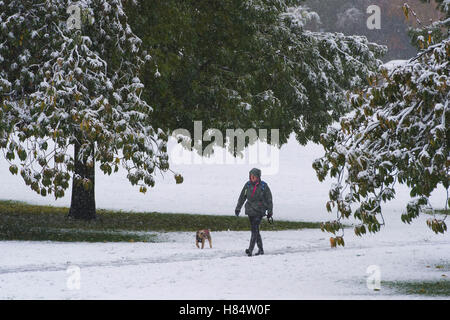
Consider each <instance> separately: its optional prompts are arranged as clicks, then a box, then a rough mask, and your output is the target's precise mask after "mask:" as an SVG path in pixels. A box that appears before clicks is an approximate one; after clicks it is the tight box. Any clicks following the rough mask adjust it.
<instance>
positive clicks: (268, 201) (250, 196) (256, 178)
mask: <svg viewBox="0 0 450 320" xmlns="http://www.w3.org/2000/svg"><path fill="white" fill-rule="evenodd" d="M244 202H246V203H245V214H246V215H248V217H249V219H250V226H251V231H252V234H251V237H250V244H249V247H248V249H246V250H245V253H246V254H247V255H248V256H249V257H251V256H252V254H253V249H254V247H255V244H256V245H257V246H258V252H257V253H256V254H255V255H256V256H257V255H261V254H264V249H263V243H262V238H261V234H260V233H259V225H260V224H261V220H262V219H263V217H264V216H265V215H266V210H267V217H268V218H269V219H270V218H271V217H272V215H273V211H272V210H273V203H272V193H271V192H270V188H269V186H268V185H267V183H266V182H264V181H262V180H261V170H259V169H257V168H253V169H252V170H250V172H249V181H247V182H246V183H245V185H244V188H243V189H242V191H241V194H240V195H239V199H238V203H237V206H236V209H235V211H234V213H235V215H236V216H239V213H240V212H241V208H242V206H243V205H244Z"/></svg>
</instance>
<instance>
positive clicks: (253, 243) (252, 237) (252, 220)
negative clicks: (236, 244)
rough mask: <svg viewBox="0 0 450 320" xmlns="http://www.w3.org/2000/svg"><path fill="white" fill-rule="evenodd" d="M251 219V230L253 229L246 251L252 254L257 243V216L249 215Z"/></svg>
mask: <svg viewBox="0 0 450 320" xmlns="http://www.w3.org/2000/svg"><path fill="white" fill-rule="evenodd" d="M248 218H249V220H250V230H251V236H250V244H249V246H248V249H247V250H245V252H246V253H247V254H248V255H251V254H252V252H253V248H254V247H255V243H256V233H255V217H253V216H248Z"/></svg>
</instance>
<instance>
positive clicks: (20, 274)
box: [0, 218, 450, 300]
mask: <svg viewBox="0 0 450 320" xmlns="http://www.w3.org/2000/svg"><path fill="white" fill-rule="evenodd" d="M391 220H392V219H391ZM394 220H396V219H394ZM394 220H392V221H389V223H390V224H391V227H390V228H389V229H390V230H384V231H383V232H382V233H383V235H382V236H381V235H369V236H365V237H364V238H356V236H354V235H352V234H351V233H350V232H348V235H346V240H347V241H346V243H347V244H346V247H345V248H338V249H331V248H330V247H329V245H328V241H327V240H326V238H327V236H326V235H325V234H324V233H322V232H321V231H320V230H306V231H279V232H270V231H265V232H263V233H262V236H263V241H264V243H265V251H266V254H265V255H264V256H259V257H251V258H249V257H246V256H244V255H243V250H244V248H245V247H246V245H247V243H248V238H249V233H248V232H212V237H213V248H212V249H210V248H205V249H203V250H201V249H197V248H196V247H195V245H194V234H191V233H168V234H162V236H163V237H165V238H166V239H165V240H166V242H161V243H57V242H52V243H51V242H27V241H25V242H22V241H3V242H0V250H1V252H2V257H14V259H8V258H6V259H5V258H2V259H3V260H1V266H0V287H1V290H0V299H273V300H276V299H379V298H383V299H406V298H408V299H411V298H423V297H421V296H411V295H409V296H406V295H403V294H402V293H398V292H396V291H394V290H393V289H392V288H389V287H387V286H383V282H381V290H380V291H373V290H369V289H368V287H367V279H368V277H369V274H368V273H367V269H368V267H370V266H376V267H378V268H379V270H380V272H381V281H402V280H405V281H425V280H428V281H431V280H433V281H438V280H440V279H444V277H443V276H442V275H443V274H445V275H447V276H449V269H448V261H449V258H450V250H449V249H450V241H449V240H450V237H449V235H448V234H447V235H439V236H434V235H433V234H432V233H431V232H428V231H427V229H426V228H424V227H423V225H424V219H420V218H419V221H416V222H414V223H413V224H412V225H411V226H406V225H404V224H400V223H399V222H398V221H394ZM394 229H395V230H394ZM87 253H88V254H87ZM437 265H444V266H445V268H446V269H437V268H436V266H437ZM73 267H78V268H79V270H80V289H79V290H76V289H69V287H68V286H67V281H68V278H69V277H70V274H68V270H69V268H73ZM433 298H434V299H435V298H446V297H433ZM447 298H448V297H447Z"/></svg>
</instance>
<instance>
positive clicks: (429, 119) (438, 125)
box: [313, 0, 450, 245]
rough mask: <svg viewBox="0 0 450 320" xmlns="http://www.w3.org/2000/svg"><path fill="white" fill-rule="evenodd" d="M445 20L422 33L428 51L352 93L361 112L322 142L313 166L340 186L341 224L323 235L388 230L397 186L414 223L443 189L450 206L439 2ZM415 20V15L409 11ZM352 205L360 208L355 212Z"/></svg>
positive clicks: (447, 83) (449, 117)
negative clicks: (407, 197) (349, 228)
mask: <svg viewBox="0 0 450 320" xmlns="http://www.w3.org/2000/svg"><path fill="white" fill-rule="evenodd" d="M439 8H440V9H441V10H442V11H443V12H444V13H445V16H444V18H443V19H442V20H441V21H439V22H436V23H433V24H432V25H431V26H429V27H425V28H423V29H422V30H414V33H415V34H417V33H423V32H425V33H426V35H427V36H426V37H424V36H423V35H418V36H416V38H415V39H416V40H417V41H418V42H419V44H418V46H419V48H421V52H420V53H419V54H418V55H417V56H416V57H414V58H412V59H410V60H409V61H408V62H406V63H405V64H403V65H401V66H398V67H396V68H394V69H393V70H392V71H388V70H386V69H381V74H380V75H379V76H378V77H374V78H372V79H371V83H372V85H371V86H369V87H368V88H367V89H365V90H363V91H361V92H359V93H355V94H352V95H351V96H350V100H351V102H352V105H353V107H354V109H355V110H354V112H352V113H351V114H350V115H348V116H345V117H342V118H341V120H340V128H338V129H337V128H334V127H329V128H328V130H327V132H326V133H325V134H323V135H322V136H321V144H322V145H323V147H324V149H325V155H324V156H323V157H322V158H320V159H317V160H316V161H315V162H314V164H313V167H314V169H315V170H316V172H317V175H318V178H319V180H320V181H323V180H324V179H325V177H326V176H327V175H328V174H329V175H330V177H331V178H334V179H335V180H336V182H335V183H333V185H332V186H331V189H330V192H329V199H330V201H329V202H327V204H326V207H327V209H328V211H330V212H331V211H332V210H333V208H335V209H336V214H337V218H336V220H334V221H329V222H326V223H324V224H322V230H327V231H329V232H332V233H333V234H336V233H339V230H342V234H341V235H339V236H336V237H332V238H331V242H332V245H336V244H337V245H339V244H341V245H343V244H344V242H343V229H342V224H341V220H342V219H345V218H349V217H350V216H353V217H354V218H355V219H357V221H360V223H359V224H358V225H356V226H355V229H354V231H355V234H356V235H362V234H365V233H366V232H373V233H375V232H377V231H379V230H380V227H381V226H382V225H384V219H383V215H382V208H381V204H382V202H386V201H388V200H391V199H394V197H395V184H396V183H397V182H398V183H401V184H406V185H407V186H408V187H409V188H410V194H411V197H413V199H412V200H411V201H410V202H409V203H408V204H407V205H406V211H405V212H404V214H402V216H401V219H402V221H403V222H406V223H410V222H411V220H412V219H413V218H416V217H417V216H418V215H419V213H420V212H421V211H423V210H425V209H426V208H430V204H429V197H430V194H431V193H432V191H433V190H435V189H436V188H437V187H438V186H439V185H442V186H443V187H444V188H445V189H446V192H447V197H446V202H445V204H443V205H444V207H445V210H447V208H448V205H450V200H449V197H448V189H449V184H450V150H449V145H448V141H450V130H449V123H450V106H449V100H450V93H449V87H450V77H449V70H450V68H449V63H450V38H449V34H448V27H449V21H450V20H449V12H450V10H449V9H450V5H449V1H448V0H444V1H439ZM403 10H404V13H405V15H406V16H407V17H409V16H410V15H411V14H414V12H413V11H412V10H411V8H410V7H409V6H408V5H405V7H404V8H403ZM352 206H356V209H355V210H353V208H352ZM446 217H447V215H445V217H444V218H442V219H439V218H436V217H433V218H430V219H428V221H427V225H428V226H429V227H430V228H431V229H432V230H433V231H434V232H435V233H443V232H445V231H446V230H447V226H446V224H445V218H446Z"/></svg>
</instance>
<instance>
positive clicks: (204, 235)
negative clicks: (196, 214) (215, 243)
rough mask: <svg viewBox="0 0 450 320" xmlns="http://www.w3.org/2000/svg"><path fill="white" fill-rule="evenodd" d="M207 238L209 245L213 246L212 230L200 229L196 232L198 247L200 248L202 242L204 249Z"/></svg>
mask: <svg viewBox="0 0 450 320" xmlns="http://www.w3.org/2000/svg"><path fill="white" fill-rule="evenodd" d="M205 240H208V242H209V247H210V248H212V241H211V232H210V231H209V229H203V230H198V231H197V233H196V234H195V245H196V246H197V248H200V247H199V245H198V244H199V243H200V242H201V243H202V249H203V248H204V247H205Z"/></svg>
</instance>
